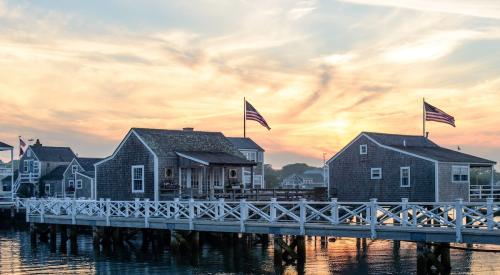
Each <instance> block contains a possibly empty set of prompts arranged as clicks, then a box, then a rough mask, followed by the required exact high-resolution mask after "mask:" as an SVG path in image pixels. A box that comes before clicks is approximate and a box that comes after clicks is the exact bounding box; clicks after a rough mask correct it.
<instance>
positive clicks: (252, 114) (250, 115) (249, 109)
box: [245, 100, 271, 130]
mask: <svg viewBox="0 0 500 275" xmlns="http://www.w3.org/2000/svg"><path fill="white" fill-rule="evenodd" d="M245 105H246V114H245V116H246V119H247V120H254V121H257V122H258V123H260V125H262V126H264V127H266V128H267V130H271V127H269V125H267V122H266V120H265V119H264V117H263V116H261V115H260V114H259V112H258V111H257V110H256V109H255V108H254V107H253V106H252V104H250V102H248V101H246V100H245Z"/></svg>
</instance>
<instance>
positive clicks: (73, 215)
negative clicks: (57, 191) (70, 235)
mask: <svg viewBox="0 0 500 275" xmlns="http://www.w3.org/2000/svg"><path fill="white" fill-rule="evenodd" d="M71 224H76V200H75V199H73V200H71Z"/></svg>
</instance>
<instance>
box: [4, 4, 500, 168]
mask: <svg viewBox="0 0 500 275" xmlns="http://www.w3.org/2000/svg"><path fill="white" fill-rule="evenodd" d="M436 2H437V1H432V0H407V1H401V0H378V1H372V0H342V1H306V0H303V1H281V0H278V1H260V0H248V1H246V0H217V1H215V0H200V1H162V0H143V1H132V0H108V1H102V0H85V1H83V0H82V1H49V0H37V1H27V0H16V1H9V0H0V102H1V104H0V141H4V142H7V143H10V144H13V145H17V144H18V139H17V137H18V136H19V135H21V136H23V137H24V138H25V139H29V138H39V139H40V140H41V142H42V143H43V144H45V145H53V146H70V147H71V148H72V149H73V150H74V151H75V152H76V153H78V154H79V155H80V156H91V157H104V156H108V155H109V154H111V153H112V152H113V150H114V149H115V148H116V146H117V144H118V143H119V142H120V140H121V139H122V138H123V137H124V136H125V134H126V133H127V131H128V130H129V129H130V128H131V127H149V128H164V129H181V128H183V127H194V128H195V129H196V130H205V131H221V132H223V133H224V134H225V135H226V136H242V134H243V121H242V115H243V98H244V97H246V99H247V100H248V101H249V102H251V103H252V104H253V105H254V106H255V107H256V108H257V110H259V112H260V113H261V114H262V115H263V116H264V117H265V118H266V120H267V121H268V123H269V125H270V126H271V128H272V129H271V130H270V131H268V130H266V129H265V128H263V127H261V126H260V125H259V124H258V123H257V122H253V121H249V122H248V123H247V134H248V136H249V137H251V138H252V139H254V140H255V141H256V142H257V143H259V144H260V145H261V146H262V147H264V149H265V150H266V156H265V158H266V159H265V161H266V163H270V164H272V165H273V167H281V166H283V165H285V164H287V163H295V162H305V163H308V164H310V165H316V166H319V165H322V163H323V156H324V154H325V156H326V158H327V159H328V158H330V157H331V156H333V155H334V154H335V153H336V152H338V151H339V150H340V149H341V148H342V147H343V146H345V145H346V144H347V143H348V142H349V141H350V140H352V139H353V138H354V137H355V136H357V135H358V134H359V133H360V132H361V131H374V132H387V133H398V134H416V135H418V134H421V133H422V98H425V99H426V100H427V101H428V102H429V103H431V104H433V105H435V106H437V107H439V108H441V109H443V110H444V111H446V112H448V113H449V114H451V115H453V116H455V119H456V121H457V123H456V124H457V127H456V128H453V127H451V126H448V125H445V124H438V123H431V122H429V123H428V125H427V129H428V131H429V132H430V138H431V139H432V140H433V141H435V142H436V143H438V144H440V145H442V146H444V147H447V148H451V149H456V148H458V146H460V147H461V149H462V151H463V152H466V153H471V154H475V155H478V156H481V157H485V158H489V159H492V160H495V161H497V162H500V123H499V121H500V119H499V118H500V73H499V72H500V51H499V49H500V2H499V1H495V0H492V1H487V0H477V1H468V0H442V1H439V3H436Z"/></svg>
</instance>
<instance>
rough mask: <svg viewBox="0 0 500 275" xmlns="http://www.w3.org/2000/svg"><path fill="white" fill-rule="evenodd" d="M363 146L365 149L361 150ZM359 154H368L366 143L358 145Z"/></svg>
mask: <svg viewBox="0 0 500 275" xmlns="http://www.w3.org/2000/svg"><path fill="white" fill-rule="evenodd" d="M363 148H364V149H365V150H364V151H363ZM359 154H360V155H368V144H361V145H359Z"/></svg>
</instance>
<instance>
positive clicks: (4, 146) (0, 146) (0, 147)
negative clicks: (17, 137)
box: [0, 141, 12, 149]
mask: <svg viewBox="0 0 500 275" xmlns="http://www.w3.org/2000/svg"><path fill="white" fill-rule="evenodd" d="M0 149H12V146H10V145H9V144H7V143H3V142H1V141H0Z"/></svg>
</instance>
